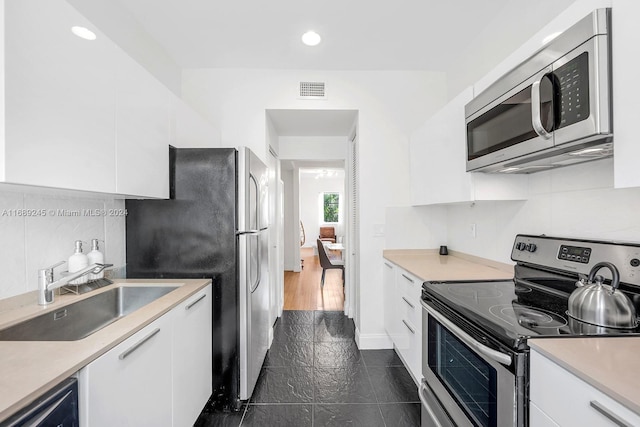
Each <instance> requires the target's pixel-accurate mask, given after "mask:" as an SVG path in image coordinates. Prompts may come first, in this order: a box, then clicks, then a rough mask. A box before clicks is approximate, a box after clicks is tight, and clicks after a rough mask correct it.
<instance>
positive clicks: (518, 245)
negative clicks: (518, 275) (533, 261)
mask: <svg viewBox="0 0 640 427" xmlns="http://www.w3.org/2000/svg"><path fill="white" fill-rule="evenodd" d="M526 247H527V245H526V244H525V243H523V242H520V243H518V244H517V245H516V249H517V250H519V251H524V248H526Z"/></svg>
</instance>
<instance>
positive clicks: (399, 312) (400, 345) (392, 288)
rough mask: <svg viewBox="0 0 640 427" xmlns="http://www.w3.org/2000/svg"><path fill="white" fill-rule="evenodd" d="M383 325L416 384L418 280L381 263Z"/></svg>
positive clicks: (419, 330) (418, 368)
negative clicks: (382, 269) (382, 273)
mask: <svg viewBox="0 0 640 427" xmlns="http://www.w3.org/2000/svg"><path fill="white" fill-rule="evenodd" d="M383 268H384V276H383V280H384V296H385V298H384V325H385V329H386V330H387V333H388V334H389V337H390V338H391V340H392V341H393V345H394V347H395V348H396V350H397V351H398V354H399V356H400V358H401V359H402V361H403V362H404V364H405V367H406V368H407V370H408V371H409V372H410V373H411V375H412V376H413V378H414V380H415V381H416V383H419V382H420V380H421V378H422V368H421V355H422V321H421V318H422V317H421V316H422V306H421V305H420V296H421V294H422V282H423V281H422V280H421V279H419V278H417V277H415V276H413V275H412V274H411V273H409V272H408V271H406V270H404V269H402V268H400V267H398V266H397V265H395V264H393V263H391V262H389V261H386V260H385V261H384V265H383Z"/></svg>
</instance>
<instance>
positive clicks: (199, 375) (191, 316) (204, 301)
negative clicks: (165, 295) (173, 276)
mask: <svg viewBox="0 0 640 427" xmlns="http://www.w3.org/2000/svg"><path fill="white" fill-rule="evenodd" d="M211 309H212V300H211V285H209V286H208V287H207V289H206V290H204V291H201V292H198V293H197V294H196V295H194V296H192V297H191V298H189V299H188V300H186V301H185V302H183V303H182V304H180V305H179V306H178V307H176V308H175V309H174V310H173V312H174V313H173V314H174V326H173V370H172V371H173V387H172V390H173V425H174V426H176V427H180V426H190V425H193V423H194V422H195V421H196V419H197V418H198V415H200V411H202V408H203V407H204V405H205V404H206V403H207V400H208V399H209V396H211V392H212V386H211V384H212V382H211V376H212V365H211V358H212V347H211Z"/></svg>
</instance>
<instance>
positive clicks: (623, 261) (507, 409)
mask: <svg viewBox="0 0 640 427" xmlns="http://www.w3.org/2000/svg"><path fill="white" fill-rule="evenodd" d="M511 259H512V260H513V261H515V262H516V266H515V267H514V272H515V276H514V279H513V280H496V281H448V282H425V283H424V284H423V290H422V306H423V314H422V322H423V324H422V326H423V328H422V330H423V342H422V374H423V377H424V380H423V382H422V384H421V387H420V399H421V401H422V425H423V426H467V425H468V426H483V427H485V426H486V427H504V426H510V425H513V426H527V425H528V424H529V420H528V418H529V416H528V400H529V396H528V393H529V347H528V345H527V340H528V339H529V338H534V337H535V338H554V337H572V336H582V337H584V336H590V335H598V336H602V335H610V336H637V335H640V327H638V326H636V327H631V328H626V329H622V328H620V329H614V328H604V327H600V326H596V325H592V324H589V323H585V322H581V321H579V320H575V319H574V318H572V317H570V316H568V314H567V309H568V300H569V295H570V294H571V293H572V292H573V290H574V289H576V282H577V281H578V280H580V279H584V278H585V277H586V276H587V275H588V274H589V273H590V271H591V269H592V268H593V266H594V265H596V264H597V263H599V262H602V261H607V262H610V263H612V264H614V265H615V266H616V267H617V268H618V270H619V273H620V288H619V289H620V291H621V292H624V293H625V294H626V295H627V296H628V297H629V298H630V299H631V301H632V302H633V304H634V306H635V308H636V311H637V312H640V311H639V310H638V309H639V308H640V245H637V244H630V243H615V242H605V241H591V240H578V239H564V238H554V237H546V236H530V235H517V236H516V239H515V242H514V245H513V249H512V251H511ZM599 274H601V275H602V276H604V277H605V282H608V281H610V280H611V274H610V273H609V271H608V270H606V269H602V270H601V271H599Z"/></svg>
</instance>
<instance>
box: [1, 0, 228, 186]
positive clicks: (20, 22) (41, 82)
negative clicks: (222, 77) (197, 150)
mask: <svg viewBox="0 0 640 427" xmlns="http://www.w3.org/2000/svg"><path fill="white" fill-rule="evenodd" d="M1 4H2V7H3V11H4V22H3V23H2V24H0V25H4V27H3V28H2V30H3V31H2V36H3V37H4V44H3V46H4V51H3V52H0V57H1V59H2V61H0V62H3V65H4V66H3V67H2V68H3V69H4V85H3V86H4V107H5V108H4V112H3V114H2V112H1V111H0V125H2V121H4V128H5V132H4V139H2V140H1V141H0V181H1V182H7V183H14V184H26V185H35V186H44V187H55V188H63V189H70V190H82V191H92V192H100V193H111V194H118V195H123V196H132V197H152V198H167V197H169V145H170V144H171V143H172V142H173V136H174V134H175V129H173V126H174V125H173V124H174V123H175V119H174V117H173V114H174V108H173V107H174V98H175V95H173V93H171V92H170V91H169V89H167V88H166V87H165V86H164V85H163V84H161V83H160V82H159V81H158V80H157V79H156V78H155V77H154V76H152V75H151V74H150V73H149V72H148V71H147V70H146V69H144V68H143V67H142V66H141V65H140V64H138V63H137V62H136V61H135V60H134V59H133V58H131V57H130V56H129V55H127V54H126V53H125V52H124V51H123V50H122V49H121V48H120V47H119V46H118V45H116V44H115V43H114V42H113V41H111V40H110V39H109V38H108V37H107V36H106V35H105V34H103V33H101V32H100V31H99V30H98V29H97V28H96V27H95V26H94V25H93V24H92V23H91V22H90V21H89V20H87V19H86V18H84V16H82V15H81V14H80V13H79V12H77V11H76V10H75V9H74V8H73V7H72V6H70V5H69V4H68V3H67V2H66V1H64V0H20V1H7V2H2V3H1ZM74 26H82V27H86V28H88V29H90V30H91V31H93V32H94V33H95V34H96V39H95V40H85V39H82V38H79V37H77V36H76V35H74V34H73V33H72V32H71V28H72V27H74ZM184 108H185V110H187V111H186V112H184V111H183V112H182V115H183V116H185V115H187V116H188V115H189V114H191V115H194V116H195V115H196V114H195V113H194V112H193V111H190V110H189V109H188V107H186V105H185V106H184ZM192 122H193V120H192ZM190 124H191V123H189V124H185V125H184V126H189V125H190ZM202 127H203V126H200V128H198V127H196V129H197V130H195V131H193V132H192V134H193V133H195V134H197V135H200V134H202V133H206V132H203V131H201V130H200V129H201V128H202ZM183 133H184V132H183ZM211 133H212V134H213V135H214V137H213V138H210V137H209V136H204V137H201V139H202V140H209V139H212V140H213V139H215V138H218V139H215V142H216V143H219V133H217V134H216V132H215V131H213V132H211Z"/></svg>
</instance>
